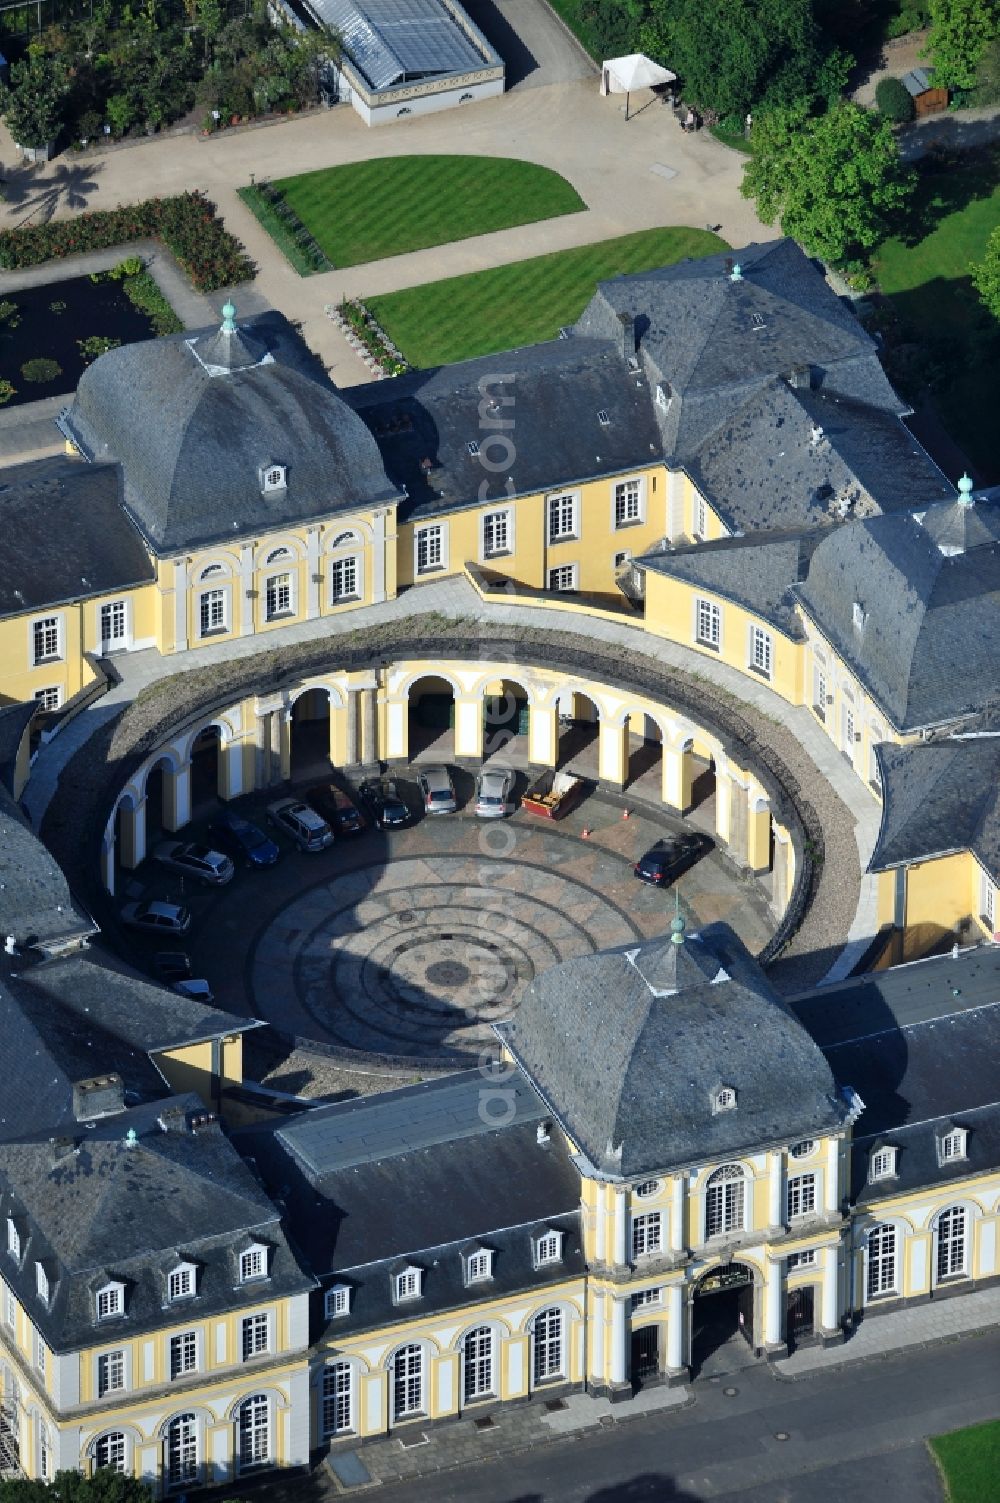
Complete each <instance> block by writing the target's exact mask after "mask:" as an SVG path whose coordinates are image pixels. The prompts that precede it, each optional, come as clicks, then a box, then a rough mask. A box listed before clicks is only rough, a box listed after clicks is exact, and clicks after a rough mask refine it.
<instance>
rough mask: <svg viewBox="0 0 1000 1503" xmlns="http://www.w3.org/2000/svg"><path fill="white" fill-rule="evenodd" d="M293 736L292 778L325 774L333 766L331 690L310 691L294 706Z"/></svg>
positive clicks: (291, 719) (290, 733)
mask: <svg viewBox="0 0 1000 1503" xmlns="http://www.w3.org/2000/svg"><path fill="white" fill-rule="evenodd" d="M289 735H290V738H291V745H290V757H291V774H292V778H293V779H295V778H304V777H308V776H309V775H310V774H311V773H313V774H317V775H319V774H321V773H323V772H325V771H327V769H328V768H329V766H330V691H329V690H328V689H319V688H317V689H307V690H306V691H305V693H304V694H300V695H299V697H298V699H296V701H295V703H294V704H293V705H292V713H291V716H290V726H289Z"/></svg>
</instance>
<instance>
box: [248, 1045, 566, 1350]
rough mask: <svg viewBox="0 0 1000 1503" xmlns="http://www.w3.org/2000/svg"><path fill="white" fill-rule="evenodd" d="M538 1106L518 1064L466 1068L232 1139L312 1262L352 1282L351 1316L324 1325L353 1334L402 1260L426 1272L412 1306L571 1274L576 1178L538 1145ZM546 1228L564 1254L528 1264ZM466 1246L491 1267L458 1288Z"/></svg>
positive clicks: (384, 1316) (375, 1319)
mask: <svg viewBox="0 0 1000 1503" xmlns="http://www.w3.org/2000/svg"><path fill="white" fill-rule="evenodd" d="M501 1092H508V1093H509V1097H505V1096H503V1095H501V1094H500V1093H501ZM508 1099H509V1100H510V1101H511V1103H512V1106H511V1110H512V1113H513V1114H512V1115H511V1116H510V1120H509V1121H508V1120H507V1118H508V1114H509V1113H508V1107H507V1101H508ZM484 1103H487V1104H486V1105H485V1109H484ZM546 1115H547V1113H546V1110H545V1108H544V1106H543V1105H542V1103H541V1102H539V1100H538V1098H537V1096H536V1095H535V1093H534V1091H533V1090H532V1089H531V1086H530V1084H529V1083H528V1082H527V1081H526V1080H524V1079H523V1077H521V1076H520V1075H519V1074H517V1073H516V1072H514V1073H513V1074H510V1075H508V1076H506V1077H504V1078H503V1080H502V1081H501V1082H498V1083H497V1085H496V1086H494V1085H493V1084H492V1082H491V1081H490V1080H489V1079H487V1078H485V1077H484V1076H483V1075H482V1074H481V1073H480V1072H479V1071H478V1070H475V1071H473V1070H469V1071H463V1072H461V1073H459V1074H456V1075H451V1076H444V1077H440V1078H439V1079H437V1080H432V1081H427V1082H424V1083H423V1084H422V1085H420V1086H417V1087H408V1088H404V1089H401V1090H395V1091H387V1092H385V1093H383V1094H380V1095H378V1096H375V1097H365V1098H364V1099H362V1100H359V1101H353V1102H344V1103H341V1104H337V1105H334V1106H329V1107H317V1108H313V1109H311V1110H309V1111H307V1112H304V1113H303V1114H302V1115H301V1116H299V1117H298V1118H296V1119H294V1120H293V1121H291V1122H289V1123H283V1124H281V1125H280V1126H279V1127H275V1128H272V1127H268V1126H262V1127H258V1128H250V1129H246V1130H243V1131H240V1132H237V1133H236V1134H235V1135H234V1141H235V1142H236V1144H237V1146H239V1147H240V1149H241V1151H243V1152H244V1153H247V1154H249V1155H252V1161H253V1163H254V1166H255V1169H256V1171H257V1173H258V1174H260V1175H261V1177H262V1178H263V1179H264V1182H265V1183H266V1185H267V1187H268V1189H269V1190H270V1192H271V1194H272V1195H273V1196H274V1198H275V1200H276V1202H277V1203H278V1204H279V1205H280V1206H281V1207H282V1208H283V1211H284V1214H285V1218H286V1225H287V1227H288V1229H289V1235H290V1238H291V1240H292V1242H293V1244H294V1245H295V1247H296V1248H297V1250H298V1251H299V1253H300V1255H301V1256H302V1257H303V1259H304V1261H305V1262H306V1264H307V1266H308V1267H309V1268H310V1269H311V1271H312V1272H313V1273H314V1274H316V1275H317V1276H318V1277H319V1278H320V1279H322V1280H323V1282H324V1284H329V1283H331V1282H343V1283H347V1284H348V1285H349V1286H350V1287H351V1289H352V1291H353V1293H352V1299H351V1311H350V1314H349V1315H348V1316H347V1317H344V1318H337V1319H336V1321H335V1322H334V1326H335V1328H336V1330H337V1331H338V1332H339V1331H355V1330H358V1329H365V1328H368V1327H371V1326H376V1325H380V1324H383V1323H384V1322H386V1321H391V1320H398V1319H399V1316H400V1311H399V1310H398V1309H396V1308H395V1307H394V1306H393V1304H392V1298H391V1287H392V1286H391V1278H392V1274H393V1272H394V1271H398V1269H399V1268H401V1267H402V1266H403V1265H404V1264H406V1263H408V1262H413V1263H415V1264H416V1265H417V1266H418V1267H421V1268H423V1269H424V1271H425V1276H424V1280H423V1291H424V1292H423V1297H422V1298H421V1299H420V1300H419V1301H417V1302H415V1303H414V1304H413V1305H412V1306H410V1305H409V1304H408V1305H407V1307H406V1308H407V1309H408V1310H409V1309H412V1311H413V1313H414V1314H427V1313H428V1312H432V1311H437V1310H445V1309H453V1308H456V1307H460V1306H461V1305H463V1304H469V1303H478V1302H481V1300H482V1299H483V1297H484V1296H488V1297H490V1298H493V1297H494V1296H496V1295H500V1294H504V1293H511V1292H514V1291H520V1290H532V1289H536V1288H539V1289H541V1288H544V1287H545V1286H546V1285H547V1284H551V1283H553V1282H558V1281H559V1280H561V1279H564V1278H566V1277H568V1276H569V1275H571V1274H573V1273H580V1272H582V1271H583V1269H584V1262H583V1255H582V1250H581V1244H580V1229H579V1201H580V1180H579V1175H578V1173H577V1171H576V1169H575V1167H574V1165H573V1163H572V1161H571V1159H570V1156H569V1154H568V1152H567V1150H566V1146H565V1143H564V1142H563V1140H562V1137H561V1135H560V1134H559V1133H558V1131H556V1130H553V1131H552V1134H551V1138H550V1141H549V1142H547V1143H539V1142H538V1141H537V1133H538V1121H539V1119H540V1118H542V1117H545V1116H546ZM491 1122H492V1123H493V1124H497V1123H500V1124H502V1125H492V1126H491V1125H490V1123H491ZM548 1226H552V1227H558V1228H560V1229H562V1230H563V1231H564V1232H565V1234H566V1237H565V1242H564V1249H563V1251H564V1256H563V1260H562V1262H561V1263H559V1264H556V1265H554V1266H552V1267H544V1268H542V1269H535V1268H534V1267H533V1266H532V1245H531V1239H532V1233H533V1232H538V1231H541V1230H544V1229H545V1228H546V1227H548ZM478 1242H481V1243H482V1245H483V1246H484V1247H489V1248H492V1249H493V1250H494V1252H495V1258H494V1277H493V1279H492V1280H491V1281H490V1283H489V1284H488V1285H486V1286H483V1285H476V1286H473V1287H472V1288H470V1289H466V1288H465V1286H464V1283H463V1265H462V1250H463V1249H467V1248H468V1247H469V1246H470V1245H471V1244H473V1243H478ZM332 1328H333V1327H331V1329H332Z"/></svg>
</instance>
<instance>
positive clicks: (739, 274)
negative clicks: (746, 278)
mask: <svg viewBox="0 0 1000 1503" xmlns="http://www.w3.org/2000/svg"><path fill="white" fill-rule="evenodd" d="M729 280H730V281H731V282H742V280H743V268H742V266H741V265H740V263H739V262H738V261H737V262H736V264H735V266H734V267H733V269H732V271H731V272H730V273H729Z"/></svg>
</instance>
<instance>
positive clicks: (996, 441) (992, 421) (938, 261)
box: [876, 149, 1000, 480]
mask: <svg viewBox="0 0 1000 1503" xmlns="http://www.w3.org/2000/svg"><path fill="white" fill-rule="evenodd" d="M914 217H915V223H916V225H917V229H916V231H915V232H913V233H911V234H910V235H909V236H908V237H899V238H896V239H892V240H887V241H886V242H885V244H884V245H883V246H882V248H881V250H880V251H879V254H878V258H877V266H876V270H877V274H878V280H879V286H880V287H881V289H882V291H883V292H884V293H886V294H887V296H888V297H889V298H891V300H892V303H893V305H894V307H895V310H896V313H897V314H898V316H899V319H900V323H901V326H902V328H901V332H902V334H903V336H904V338H909V339H910V340H911V341H912V342H913V343H914V344H918V345H919V346H920V347H922V349H923V351H924V354H925V357H926V361H927V362H928V363H929V364H930V365H932V366H933V367H935V368H936V373H937V378H936V381H935V388H936V389H935V391H934V401H935V404H936V406H937V408H938V410H939V412H940V414H941V419H942V421H943V423H944V425H945V427H946V428H947V429H948V431H949V432H950V433H951V434H952V436H953V437H954V439H955V441H956V442H957V443H958V444H960V445H961V447H962V448H963V449H964V450H965V451H966V453H967V454H968V455H969V457H970V459H971V460H972V461H973V463H974V464H976V465H977V466H978V467H979V469H980V470H981V471H982V472H983V477H984V479H986V480H989V479H997V478H1000V424H998V423H997V421H996V402H995V398H994V394H993V388H994V386H995V362H996V360H997V358H998V356H1000V339H998V335H1000V331H998V327H997V324H996V321H995V320H994V319H992V318H991V317H990V316H989V314H987V313H986V310H985V309H984V308H983V306H982V304H981V303H980V301H979V298H978V297H977V295H976V292H975V289H974V288H973V286H972V283H971V282H970V280H969V265H970V263H971V262H972V261H978V260H980V259H981V258H982V256H983V254H984V252H985V250H986V242H987V240H988V239H989V235H990V231H991V230H992V229H993V228H994V227H995V226H996V225H997V224H998V223H1000V150H997V149H993V150H990V151H982V152H969V153H967V154H966V155H965V157H964V158H962V160H961V162H960V163H959V164H958V165H954V164H950V165H948V166H947V167H943V168H938V169H936V170H930V171H928V170H926V169H925V170H924V171H923V172H921V174H920V179H919V185H918V188H917V193H916V197H915V203H914ZM908 241H910V242H915V243H907V242H908ZM905 384H906V383H905V380H904V385H905ZM906 394H907V395H908V396H910V397H911V399H912V397H913V395H914V393H913V391H909V392H907V393H906Z"/></svg>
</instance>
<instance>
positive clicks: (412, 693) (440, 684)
mask: <svg viewBox="0 0 1000 1503" xmlns="http://www.w3.org/2000/svg"><path fill="white" fill-rule="evenodd" d="M407 714H408V721H409V727H408V730H409V756H410V761H411V762H412V761H415V760H416V759H417V758H418V757H420V756H423V757H424V759H425V760H426V759H427V758H428V757H434V758H438V759H440V760H441V761H444V762H448V761H451V759H452V758H453V757H454V755H455V689H454V686H453V685H452V684H451V683H450V681H449V680H448V679H446V678H440V677H438V676H436V675H434V674H425V675H424V677H423V678H418V679H415V680H414V682H413V683H412V684H411V685H410V690H409V699H408V711H407Z"/></svg>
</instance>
